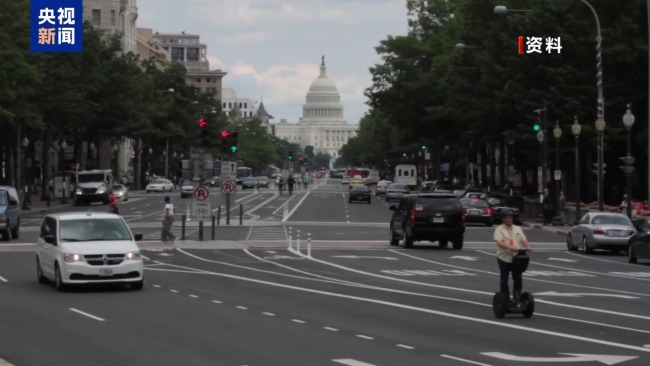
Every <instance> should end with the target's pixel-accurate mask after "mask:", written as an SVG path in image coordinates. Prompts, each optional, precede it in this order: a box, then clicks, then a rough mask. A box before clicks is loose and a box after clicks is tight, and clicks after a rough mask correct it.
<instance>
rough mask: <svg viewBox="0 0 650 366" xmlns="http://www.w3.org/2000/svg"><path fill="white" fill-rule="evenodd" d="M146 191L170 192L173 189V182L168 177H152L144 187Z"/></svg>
mask: <svg viewBox="0 0 650 366" xmlns="http://www.w3.org/2000/svg"><path fill="white" fill-rule="evenodd" d="M145 190H146V191H147V193H151V192H171V191H173V190H174V183H172V182H171V181H170V180H168V179H154V180H153V181H151V183H149V184H147V187H146V188H145Z"/></svg>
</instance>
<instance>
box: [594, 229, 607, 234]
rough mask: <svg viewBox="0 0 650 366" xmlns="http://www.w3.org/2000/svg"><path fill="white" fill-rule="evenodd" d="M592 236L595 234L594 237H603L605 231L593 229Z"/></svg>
mask: <svg viewBox="0 0 650 366" xmlns="http://www.w3.org/2000/svg"><path fill="white" fill-rule="evenodd" d="M594 234H596V235H605V230H603V229H594Z"/></svg>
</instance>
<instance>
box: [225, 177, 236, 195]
mask: <svg viewBox="0 0 650 366" xmlns="http://www.w3.org/2000/svg"><path fill="white" fill-rule="evenodd" d="M235 192H237V181H235V180H224V181H221V193H235Z"/></svg>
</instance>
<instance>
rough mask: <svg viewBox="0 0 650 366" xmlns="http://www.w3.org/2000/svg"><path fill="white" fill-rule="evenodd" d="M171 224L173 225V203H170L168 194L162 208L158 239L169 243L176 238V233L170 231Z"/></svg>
mask: <svg viewBox="0 0 650 366" xmlns="http://www.w3.org/2000/svg"><path fill="white" fill-rule="evenodd" d="M172 226H174V204H173V203H171V201H170V199H169V196H167V197H165V208H164V210H163V222H162V231H161V232H160V236H161V238H160V240H161V241H162V242H163V244H169V242H170V241H171V242H174V240H176V235H174V234H173V233H172Z"/></svg>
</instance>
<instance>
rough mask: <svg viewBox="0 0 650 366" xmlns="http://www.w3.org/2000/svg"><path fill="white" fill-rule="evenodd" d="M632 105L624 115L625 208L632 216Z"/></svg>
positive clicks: (628, 106)
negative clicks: (625, 148) (625, 153)
mask: <svg viewBox="0 0 650 366" xmlns="http://www.w3.org/2000/svg"><path fill="white" fill-rule="evenodd" d="M631 108H632V105H631V104H628V105H627V111H626V112H625V114H624V115H623V125H625V130H627V156H626V157H625V159H623V160H624V162H625V166H623V167H622V168H623V170H624V171H625V177H626V183H627V199H626V202H625V206H626V207H625V209H626V211H627V217H629V218H630V219H631V218H632V173H633V172H634V167H633V166H632V164H633V163H634V158H633V157H632V126H633V125H634V115H633V114H632V110H631Z"/></svg>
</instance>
